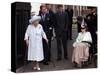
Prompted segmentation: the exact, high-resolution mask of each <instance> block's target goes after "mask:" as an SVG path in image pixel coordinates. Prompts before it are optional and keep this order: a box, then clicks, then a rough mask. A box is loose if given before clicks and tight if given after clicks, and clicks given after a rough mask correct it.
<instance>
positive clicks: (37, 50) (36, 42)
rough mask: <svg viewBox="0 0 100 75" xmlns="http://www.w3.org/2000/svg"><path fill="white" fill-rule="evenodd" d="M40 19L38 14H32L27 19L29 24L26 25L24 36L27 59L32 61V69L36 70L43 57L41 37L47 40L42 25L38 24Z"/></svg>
mask: <svg viewBox="0 0 100 75" xmlns="http://www.w3.org/2000/svg"><path fill="white" fill-rule="evenodd" d="M40 19H41V17H40V16H33V17H32V18H31V19H30V20H29V22H30V25H28V27H27V30H26V33H25V38H24V40H25V41H26V44H27V46H28V59H27V60H29V61H33V69H36V70H40V67H39V61H42V60H43V59H44V56H43V45H42V38H44V39H45V40H46V41H47V42H48V39H47V37H46V34H45V32H44V31H43V28H42V25H40V24H39V21H40Z"/></svg>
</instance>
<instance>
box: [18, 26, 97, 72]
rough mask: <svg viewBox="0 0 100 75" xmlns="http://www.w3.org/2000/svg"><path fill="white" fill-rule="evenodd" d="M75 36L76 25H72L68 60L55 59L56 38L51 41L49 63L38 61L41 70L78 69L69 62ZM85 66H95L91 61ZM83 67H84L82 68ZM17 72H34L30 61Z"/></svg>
mask: <svg viewBox="0 0 100 75" xmlns="http://www.w3.org/2000/svg"><path fill="white" fill-rule="evenodd" d="M76 36H77V30H76V27H73V40H68V45H67V47H68V60H65V59H63V56H62V60H61V61H56V59H57V49H56V48H57V46H56V39H54V40H53V41H52V49H51V54H52V57H51V58H52V59H51V62H50V63H49V65H43V64H42V63H40V67H41V71H55V70H72V69H78V68H74V67H73V65H72V63H71V56H72V50H73V47H72V44H73V42H74V41H75V38H76ZM86 68H95V66H94V64H93V63H92V64H91V65H89V66H87V67H86ZM83 69H84V68H83ZM17 72H20V73H21V72H36V71H34V70H33V69H32V63H29V64H27V65H25V66H22V67H21V68H19V69H17Z"/></svg>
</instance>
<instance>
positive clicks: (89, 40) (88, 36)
mask: <svg viewBox="0 0 100 75" xmlns="http://www.w3.org/2000/svg"><path fill="white" fill-rule="evenodd" d="M85 39H86V40H85V41H88V42H91V43H92V37H91V34H90V32H88V33H87V37H85Z"/></svg>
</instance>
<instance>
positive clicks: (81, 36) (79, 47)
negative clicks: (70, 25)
mask: <svg viewBox="0 0 100 75" xmlns="http://www.w3.org/2000/svg"><path fill="white" fill-rule="evenodd" d="M91 43H92V37H91V34H90V32H89V31H87V26H85V25H83V26H82V27H81V32H80V33H78V36H77V38H76V41H75V42H74V43H73V47H74V49H73V54H72V63H74V66H75V67H82V65H83V63H84V62H86V61H88V58H89V47H90V46H91Z"/></svg>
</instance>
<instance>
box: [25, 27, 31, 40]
mask: <svg viewBox="0 0 100 75" xmlns="http://www.w3.org/2000/svg"><path fill="white" fill-rule="evenodd" d="M29 30H30V26H28V27H27V29H26V32H25V37H24V40H28V37H29Z"/></svg>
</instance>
